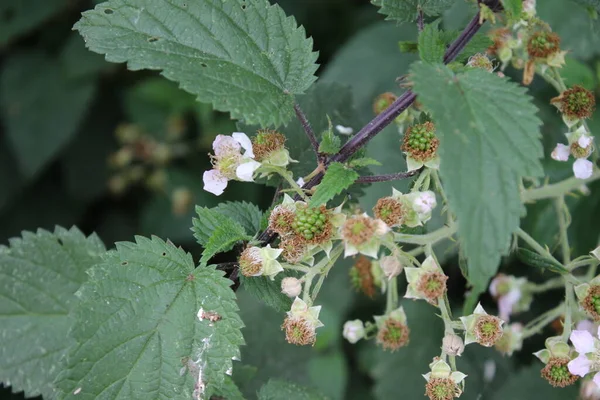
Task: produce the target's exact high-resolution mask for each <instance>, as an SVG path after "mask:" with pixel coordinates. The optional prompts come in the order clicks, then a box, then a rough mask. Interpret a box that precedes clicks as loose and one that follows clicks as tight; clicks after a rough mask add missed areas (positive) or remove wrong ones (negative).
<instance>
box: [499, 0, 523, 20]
mask: <svg viewBox="0 0 600 400" xmlns="http://www.w3.org/2000/svg"><path fill="white" fill-rule="evenodd" d="M502 5H503V6H504V10H505V11H506V12H508V13H509V14H510V15H512V16H513V17H514V18H519V17H520V16H521V12H522V11H523V0H502Z"/></svg>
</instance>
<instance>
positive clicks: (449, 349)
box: [442, 333, 465, 356]
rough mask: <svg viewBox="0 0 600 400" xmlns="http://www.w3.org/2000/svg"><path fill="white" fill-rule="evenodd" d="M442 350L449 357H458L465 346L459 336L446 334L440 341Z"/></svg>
mask: <svg viewBox="0 0 600 400" xmlns="http://www.w3.org/2000/svg"><path fill="white" fill-rule="evenodd" d="M442 350H443V351H444V353H446V354H448V355H449V356H460V355H461V354H462V353H463V351H464V350H465V344H464V342H463V340H462V339H461V338H460V337H459V336H457V335H455V334H453V333H448V334H446V336H444V339H443V340H442Z"/></svg>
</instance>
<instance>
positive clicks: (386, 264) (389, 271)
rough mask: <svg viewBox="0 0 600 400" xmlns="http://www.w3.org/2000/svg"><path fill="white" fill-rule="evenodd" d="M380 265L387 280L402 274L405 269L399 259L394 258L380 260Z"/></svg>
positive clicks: (388, 257) (387, 257)
mask: <svg viewBox="0 0 600 400" xmlns="http://www.w3.org/2000/svg"><path fill="white" fill-rule="evenodd" d="M379 265H380V267H381V270H382V271H383V274H384V275H385V277H386V278H388V280H389V279H392V278H394V277H396V276H398V275H400V274H401V273H402V269H403V268H404V267H403V266H402V264H401V263H400V260H398V257H394V256H385V257H382V258H381V259H380V260H379Z"/></svg>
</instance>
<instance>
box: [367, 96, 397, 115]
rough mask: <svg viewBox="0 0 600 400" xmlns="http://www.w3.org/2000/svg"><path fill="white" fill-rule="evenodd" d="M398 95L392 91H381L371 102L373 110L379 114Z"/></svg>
mask: <svg viewBox="0 0 600 400" xmlns="http://www.w3.org/2000/svg"><path fill="white" fill-rule="evenodd" d="M397 98H398V97H397V96H396V95H395V94H394V93H390V92H386V93H382V94H380V95H379V96H377V98H376V99H375V101H374V102H373V112H374V113H375V115H379V114H381V113H382V112H384V111H385V110H386V109H387V108H388V107H389V106H390V105H392V103H393V102H394V101H396V99H397Z"/></svg>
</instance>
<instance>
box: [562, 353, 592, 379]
mask: <svg viewBox="0 0 600 400" xmlns="http://www.w3.org/2000/svg"><path fill="white" fill-rule="evenodd" d="M591 364H592V362H591V361H590V360H588V358H587V357H586V356H583V355H580V356H579V357H577V358H576V359H574V360H571V361H569V363H568V364H567V367H568V368H569V372H570V373H572V374H573V375H578V376H580V377H582V378H583V377H584V376H586V375H587V374H588V373H589V372H590V365H591Z"/></svg>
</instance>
